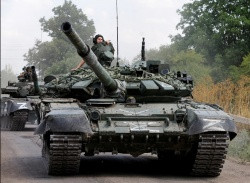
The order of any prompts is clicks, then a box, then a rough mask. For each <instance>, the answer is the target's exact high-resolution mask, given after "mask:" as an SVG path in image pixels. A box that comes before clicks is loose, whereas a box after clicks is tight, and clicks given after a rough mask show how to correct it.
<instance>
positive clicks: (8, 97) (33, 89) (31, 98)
mask: <svg viewBox="0 0 250 183" xmlns="http://www.w3.org/2000/svg"><path fill="white" fill-rule="evenodd" d="M23 70H24V72H23V73H21V74H20V75H19V76H18V82H8V86H6V87H5V88H1V94H2V95H1V129H2V130H11V131H21V130H23V129H24V127H25V124H26V122H27V121H29V122H31V123H35V120H36V119H37V116H36V112H35V109H34V105H33V103H34V102H35V103H36V101H38V102H39V93H40V91H39V87H38V80H37V74H36V71H35V67H34V66H32V67H27V68H24V69H23Z"/></svg>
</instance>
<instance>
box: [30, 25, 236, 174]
mask: <svg viewBox="0 0 250 183" xmlns="http://www.w3.org/2000/svg"><path fill="white" fill-rule="evenodd" d="M62 30H63V32H64V33H65V34H66V36H67V37H68V38H69V39H70V41H71V42H72V44H73V45H74V46H75V47H76V49H77V52H78V54H79V55H80V56H81V57H82V58H83V59H84V61H85V62H86V63H87V64H88V66H89V69H87V68H83V69H79V70H76V71H74V72H71V73H70V74H68V75H66V76H62V77H60V78H57V79H54V80H52V81H51V82H49V83H47V84H45V87H46V93H44V94H43V98H42V103H41V106H40V109H41V110H40V111H41V124H40V125H39V126H38V128H37V129H36V132H35V133H36V134H41V135H42V136H43V149H42V152H43V157H44V158H45V160H46V162H47V165H48V173H49V174H51V175H56V174H61V175H62V174H76V173H78V172H79V167H80V159H81V153H82V152H83V153H84V155H85V156H94V155H98V154H99V153H105V152H111V153H112V154H117V153H123V154H131V155H132V156H134V157H137V156H139V155H141V154H143V153H152V154H156V155H157V156H158V158H159V161H163V162H165V165H166V166H168V165H169V162H170V161H173V160H175V159H179V160H182V161H185V162H186V165H187V172H189V173H190V174H192V175H195V176H218V175H219V174H220V172H221V169H222V166H223V163H224V159H225V155H226V152H227V147H228V143H229V139H231V140H232V139H233V138H234V137H235V136H236V127H235V124H234V121H233V119H232V118H231V117H230V116H229V115H228V114H226V113H225V112H224V111H223V110H222V109H221V108H220V107H219V106H217V105H215V104H205V103H198V102H195V101H193V99H192V89H193V80H192V78H191V77H190V76H189V75H187V74H186V73H182V72H177V73H173V72H171V71H170V69H169V65H168V64H166V63H163V62H161V61H157V60H146V59H145V53H144V52H145V51H144V49H145V43H144V41H143V44H142V59H141V61H138V62H137V63H136V64H134V65H133V66H132V67H114V68H107V67H105V66H104V67H103V66H102V65H101V64H100V63H99V61H98V59H97V57H96V55H95V54H94V53H93V52H92V51H91V49H89V46H88V45H86V44H85V43H84V42H83V41H82V40H81V38H80V37H79V36H78V35H77V33H76V32H75V31H74V29H73V28H72V27H71V24H70V23H68V22H65V23H63V24H62ZM62 154H63V156H62Z"/></svg>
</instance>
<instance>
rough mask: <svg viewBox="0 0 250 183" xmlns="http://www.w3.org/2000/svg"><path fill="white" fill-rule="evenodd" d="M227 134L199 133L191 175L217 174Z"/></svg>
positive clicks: (224, 153)
mask: <svg viewBox="0 0 250 183" xmlns="http://www.w3.org/2000/svg"><path fill="white" fill-rule="evenodd" d="M228 140H229V135H228V134H226V133H225V134H201V135H200V136H199V142H198V147H197V153H196V155H195V159H194V164H193V167H192V171H191V175H194V176H209V177H215V176H219V175H220V173H221V170H222V167H223V164H224V162H225V158H226V154H227V148H228Z"/></svg>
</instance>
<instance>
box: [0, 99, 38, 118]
mask: <svg viewBox="0 0 250 183" xmlns="http://www.w3.org/2000/svg"><path fill="white" fill-rule="evenodd" d="M1 103H4V104H3V105H2V104H1V108H2V107H3V108H2V109H1V116H9V115H10V113H13V112H15V111H18V110H33V108H32V106H31V102H30V101H27V100H25V99H24V100H18V101H16V100H11V99H10V100H7V101H1Z"/></svg>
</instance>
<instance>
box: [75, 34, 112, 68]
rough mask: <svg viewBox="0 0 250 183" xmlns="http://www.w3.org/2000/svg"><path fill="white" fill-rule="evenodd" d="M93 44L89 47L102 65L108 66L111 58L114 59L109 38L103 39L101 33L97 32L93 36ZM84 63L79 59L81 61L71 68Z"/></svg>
mask: <svg viewBox="0 0 250 183" xmlns="http://www.w3.org/2000/svg"><path fill="white" fill-rule="evenodd" d="M93 43H94V45H93V46H92V47H91V50H92V51H93V52H94V53H95V55H96V56H97V58H98V61H99V62H100V63H101V64H102V65H104V66H108V67H109V66H110V65H111V62H112V60H113V59H114V52H115V49H114V47H113V45H112V43H111V42H110V40H106V41H105V40H104V38H103V36H102V35H101V34H97V35H96V36H95V37H94V38H93ZM84 63H85V61H84V60H81V62H80V63H79V64H78V66H77V67H76V68H73V69H72V70H76V69H79V68H80V67H82V66H83V64H84Z"/></svg>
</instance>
